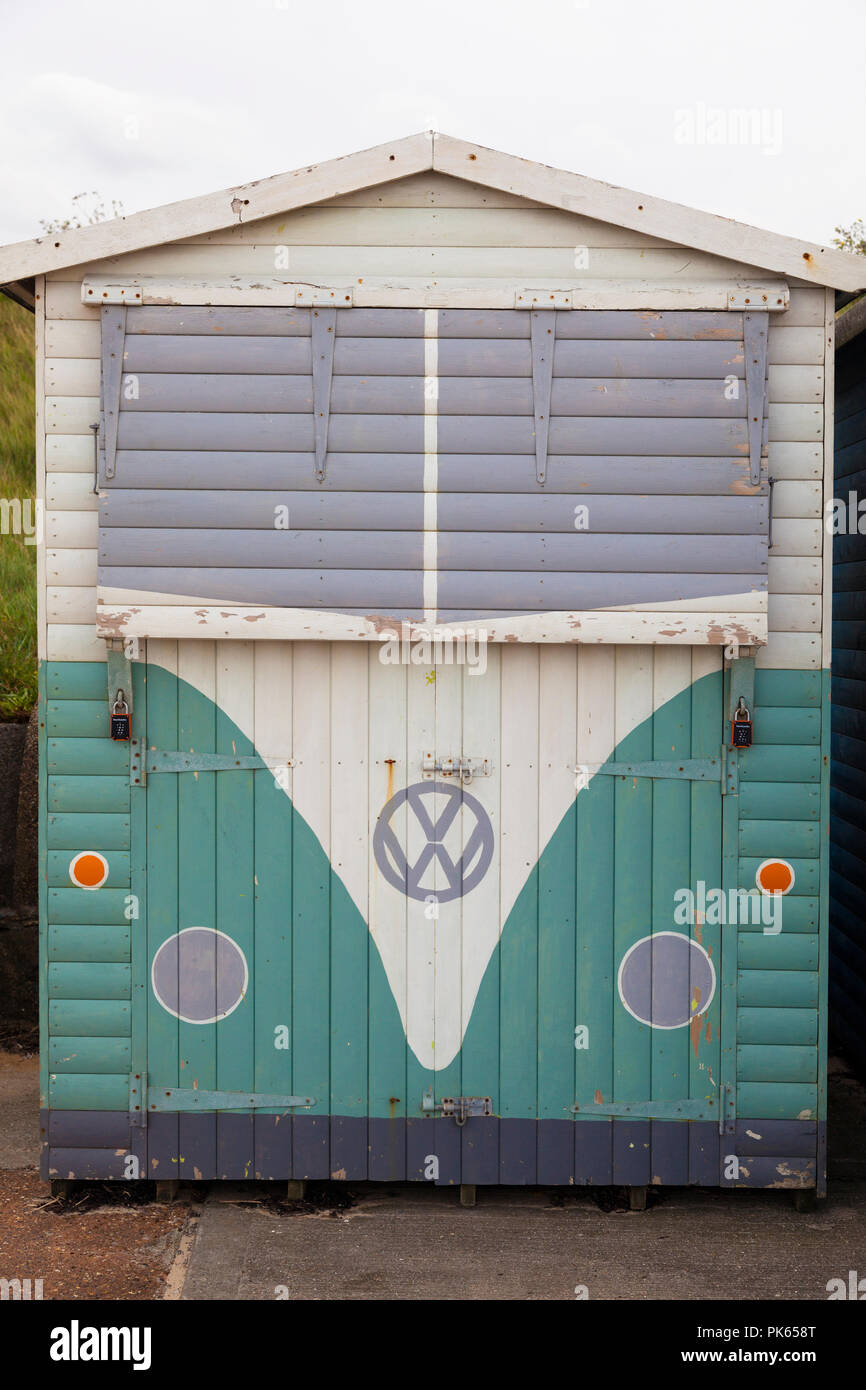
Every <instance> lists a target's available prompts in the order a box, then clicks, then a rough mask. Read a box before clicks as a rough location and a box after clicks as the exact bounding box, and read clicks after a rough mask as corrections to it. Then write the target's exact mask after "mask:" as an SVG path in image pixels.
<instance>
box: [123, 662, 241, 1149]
mask: <svg viewBox="0 0 866 1390" xmlns="http://www.w3.org/2000/svg"><path fill="white" fill-rule="evenodd" d="M179 650H180V651H183V648H180V649H179ZM190 659H194V660H195V663H196V664H195V668H194V670H195V674H196V676H198V678H199V680H201V681H203V682H204V683H205V685H206V687H207V686H210V688H211V689H213V688H214V686H215V682H216V679H217V672H216V648H215V647H214V646H212V645H211V644H210V643H208V644H207V645H206V646H203V647H201V648H199V647H198V645H197V646H196V648H195V651H194V653H191V654H190ZM182 670H183V668H182ZM162 683H163V682H162V679H161V680H160V682H159V684H157V683H156V682H155V681H154V680H151V681H150V682H149V683H148V710H149V711H150V710H151V709H152V708H153V705H154V703H155V702H156V701H157V700H158V699H161V698H162V690H161V686H162ZM176 694H177V734H178V743H177V746H178V747H179V748H194V749H195V750H196V752H197V753H215V752H217V751H218V750H217V738H216V719H217V711H216V706H215V704H214V701H213V700H212V699H210V698H208V696H207V695H204V694H202V693H201V691H199V690H197V689H196V688H195V686H193V685H191V684H190V683H189V682H188V681H186V680H183V679H178V681H177V686H176ZM151 741H152V740H151ZM160 746H161V745H160ZM238 751H239V752H240V751H241V750H240V749H239V750H238ZM219 775H220V774H218V773H215V772H199V773H198V775H197V776H186V775H182V776H178V777H177V778H176V779H174V780H176V782H177V791H176V805H177V822H176V824H177V930H178V931H180V932H182V931H184V930H185V929H186V928H188V927H194V926H217V925H218V922H217V895H218V891H219V890H218V869H217V836H216V796H217V779H218V777H219ZM228 775H230V776H231V775H233V774H228ZM153 781H154V779H153V778H151V785H152V784H153ZM149 794H150V793H149V792H148V793H147V795H149ZM166 795H167V796H170V793H166ZM172 823H173V821H172ZM239 831H242V827H239ZM167 833H171V832H170V830H169V831H168V832H167ZM223 852H224V853H225V852H227V851H226V849H225V846H223ZM229 853H230V851H229ZM223 930H226V931H227V933H228V935H229V936H231V937H232V938H234V932H233V930H232V928H231V926H230V925H228V924H224V925H223ZM182 949H183V948H182ZM215 1011H216V1009H215V1008H214V1012H215ZM160 1026H161V1028H162V1029H163V1030H164V1031H165V1033H166V1046H168V1045H169V1044H170V1042H172V1041H174V1042H176V1045H177V1049H178V1076H179V1077H180V1078H181V1080H180V1083H179V1084H181V1085H183V1086H191V1087H195V1088H197V1089H198V1090H202V1091H209V1090H217V1089H219V1088H220V1085H221V1083H220V1080H219V1077H218V1073H217V1036H218V1032H219V1029H218V1028H217V1027H213V1026H202V1025H201V1024H195V1023H186V1022H184V1021H183V1020H182V1019H179V1020H175V1019H173V1018H171V1017H170V1016H168V1015H165V1016H164V1017H162V1018H161V1020H160ZM221 1026H222V1025H220V1027H221ZM222 1089H228V1087H223V1088H222ZM249 1089H252V1088H251V1087H250V1088H249ZM177 1124H178V1131H179V1133H178V1142H179V1146H180V1151H181V1153H183V1154H184V1155H185V1156H186V1157H187V1158H188V1159H189V1161H190V1162H192V1163H193V1164H195V1161H196V1148H195V1146H194V1145H193V1144H192V1143H191V1134H190V1132H189V1126H188V1124H187V1121H186V1120H185V1118H184V1116H183V1115H181V1116H179V1117H178V1120H177ZM199 1124H200V1125H204V1126H206V1128H207V1139H206V1140H203V1139H202V1137H201V1131H200V1130H199V1131H198V1136H197V1137H198V1143H199V1144H201V1146H202V1148H203V1149H204V1150H205V1152H207V1149H208V1147H210V1146H212V1148H213V1150H214V1151H215V1152H216V1151H217V1119H216V1116H215V1115H210V1116H208V1117H207V1118H206V1119H204V1118H202V1119H201V1120H200V1122H199Z"/></svg>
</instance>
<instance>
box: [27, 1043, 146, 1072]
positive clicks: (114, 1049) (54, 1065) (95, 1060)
mask: <svg viewBox="0 0 866 1390" xmlns="http://www.w3.org/2000/svg"><path fill="white" fill-rule="evenodd" d="M131 1066H132V1063H131V1044H130V1041H129V1039H128V1038H92V1037H87V1036H86V1035H85V1036H83V1037H52V1038H49V1040H48V1068H49V1071H52V1072H58V1073H69V1072H90V1073H91V1074H93V1075H100V1074H103V1073H110V1072H114V1073H119V1072H126V1073H127V1074H128V1073H129V1071H130V1070H131Z"/></svg>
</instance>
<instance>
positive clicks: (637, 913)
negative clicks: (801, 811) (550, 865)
mask: <svg viewBox="0 0 866 1390" xmlns="http://www.w3.org/2000/svg"><path fill="white" fill-rule="evenodd" d="M619 661H620V653H619V652H618V653H617V666H619ZM624 744H625V747H624V748H623V749H622V750H621V751H620V757H621V758H622V760H623V761H627V762H643V761H645V760H649V759H651V758H652V756H653V737H652V719H649V720H646V721H645V722H644V723H643V724H642V725H639V726H638V728H637V729H635V731H634V732H633V733H632V734H630V735H629V736H628V738H626V739H625V740H624ZM614 785H615V792H614V844H615V851H614V855H615V857H614V930H613V938H614V949H613V954H614V960H615V961H616V962H617V967H618V964H619V962H620V961H621V960H622V958H623V956H624V955H625V953H626V951H627V950H628V949H629V948H630V947H631V946H633V945H634V944H635V943H636V942H637V941H639V940H640V939H641V938H642V937H644V936H647V935H649V931H650V927H651V923H652V844H653V814H652V812H653V783H652V781H651V780H650V779H649V778H632V779H630V780H629V779H626V778H620V777H617V778H616V779H615V783H614ZM613 1048H614V1093H613V1096H611V1097H608V1096H604V1095H603V1099H604V1100H608V1099H610V1100H614V1101H638V1100H646V1099H648V1098H649V1097H650V1096H651V1094H652V1036H651V1033H650V1031H649V1029H648V1028H647V1027H646V1026H645V1025H644V1024H641V1023H639V1022H638V1021H637V1019H635V1018H633V1017H632V1015H631V1014H630V1013H628V1012H627V1011H626V1010H625V1009H624V1008H622V1007H620V1008H618V1009H616V1010H615V1013H614V1029H613Z"/></svg>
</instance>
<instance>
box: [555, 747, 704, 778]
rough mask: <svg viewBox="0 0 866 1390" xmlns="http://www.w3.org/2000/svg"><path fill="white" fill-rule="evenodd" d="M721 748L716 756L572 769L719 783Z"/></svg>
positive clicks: (604, 774) (594, 774)
mask: <svg viewBox="0 0 866 1390" xmlns="http://www.w3.org/2000/svg"><path fill="white" fill-rule="evenodd" d="M724 767H725V748H724V745H722V755H721V757H719V758H680V759H679V761H677V762H673V761H668V762H662V761H655V760H653V761H650V762H641V763H578V764H577V765H576V766H575V768H574V769H573V770H574V771H575V772H577V773H580V772H585V773H588V774H589V775H590V776H592V777H662V778H668V777H671V778H676V779H678V780H679V781H685V782H719V781H721V780H722V779H723V775H724Z"/></svg>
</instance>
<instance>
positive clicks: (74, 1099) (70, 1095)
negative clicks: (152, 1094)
mask: <svg viewBox="0 0 866 1390" xmlns="http://www.w3.org/2000/svg"><path fill="white" fill-rule="evenodd" d="M48 1105H49V1108H50V1109H52V1110H119V1109H120V1108H121V1106H123V1105H127V1106H128V1105H129V1072H128V1071H127V1072H126V1073H124V1074H123V1075H120V1076H116V1075H115V1076H102V1075H98V1074H94V1073H92V1072H91V1073H79V1074H78V1075H73V1076H66V1075H64V1074H63V1073H60V1072H58V1073H51V1074H49V1077H48Z"/></svg>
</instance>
